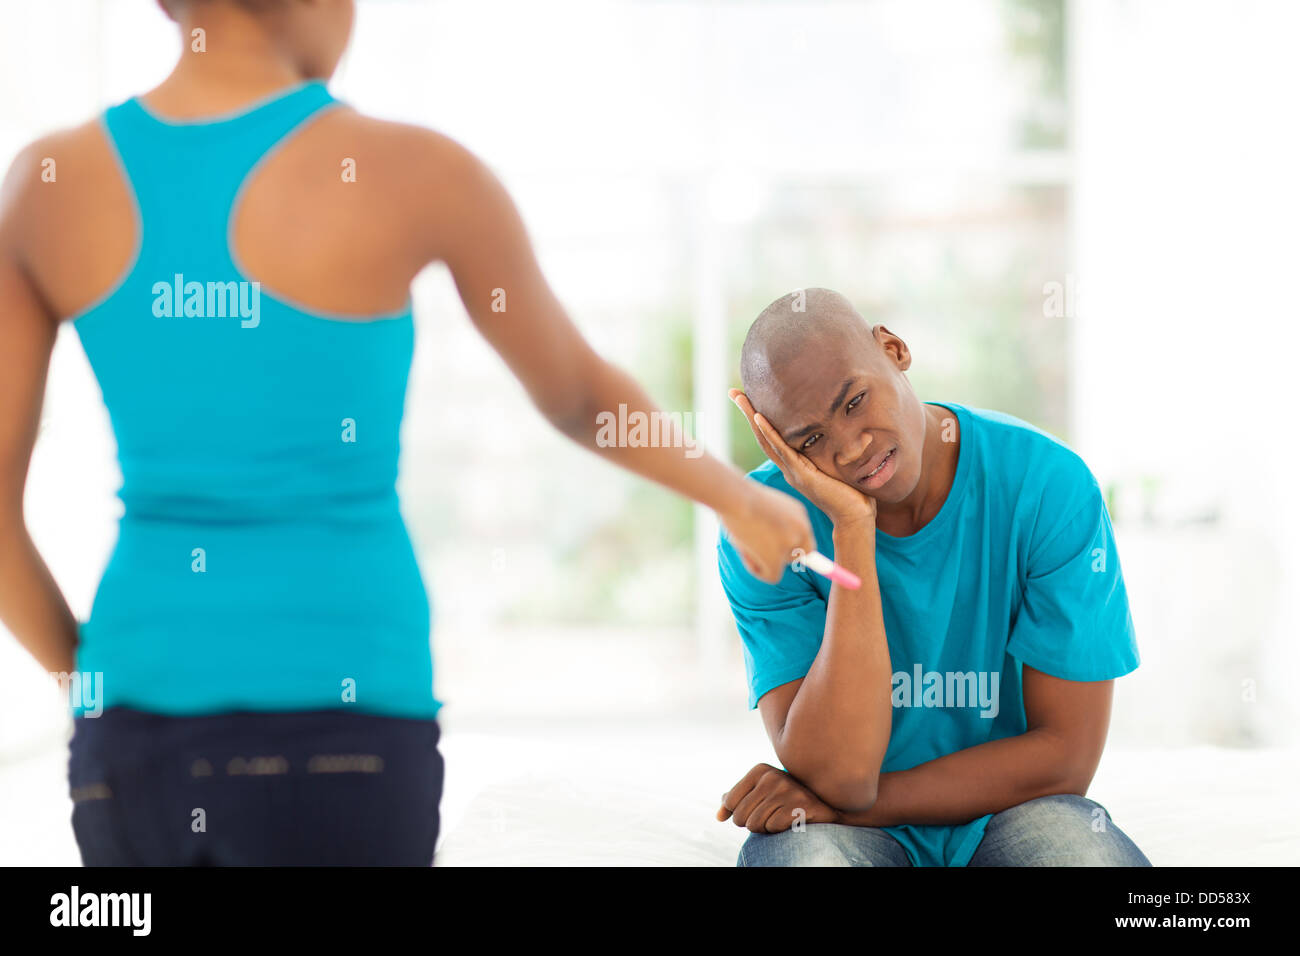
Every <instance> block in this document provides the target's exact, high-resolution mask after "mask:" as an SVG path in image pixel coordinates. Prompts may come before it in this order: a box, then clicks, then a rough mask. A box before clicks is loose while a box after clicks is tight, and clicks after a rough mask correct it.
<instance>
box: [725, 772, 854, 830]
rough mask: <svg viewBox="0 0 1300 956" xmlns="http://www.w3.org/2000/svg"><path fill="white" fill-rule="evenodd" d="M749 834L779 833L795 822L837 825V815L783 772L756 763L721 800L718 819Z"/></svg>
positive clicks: (835, 811)
mask: <svg viewBox="0 0 1300 956" xmlns="http://www.w3.org/2000/svg"><path fill="white" fill-rule="evenodd" d="M727 817H731V819H732V822H733V823H735V824H736V826H738V827H744V828H745V829H747V830H749V831H751V832H752V833H780V832H782V831H783V830H788V829H790V827H791V826H792V825H793V824H794V822H795V820H798V819H800V818H802V820H803V822H804V823H839V822H840V820H839V812H838V811H837V810H835V809H834V808H833V807H830V806H828V805H827V804H826V803H824V802H823V801H822V800H821V799H820V798H819V797H818V796H817V795H816V794H815V793H813V792H812V791H811V790H809V789H808V788H807V787H805V786H804V785H803V784H801V783H800V782H799V781H798V780H796V779H795V778H794V777H792V776H790V775H789V774H788V773H786V772H785V771H784V770H778V769H776V767H773V766H771V765H770V764H765V763H760V764H758V765H757V766H756V767H754V769H753V770H751V771H749V773H747V774H745V776H744V777H742V778H741V780H740V782H739V783H738V784H736V785H735V786H734V787H732V788H731V789H730V790H729V791H727V793H726V794H724V795H723V797H722V806H721V807H720V808H719V809H718V820H719V821H723V822H725V821H726V819H727Z"/></svg>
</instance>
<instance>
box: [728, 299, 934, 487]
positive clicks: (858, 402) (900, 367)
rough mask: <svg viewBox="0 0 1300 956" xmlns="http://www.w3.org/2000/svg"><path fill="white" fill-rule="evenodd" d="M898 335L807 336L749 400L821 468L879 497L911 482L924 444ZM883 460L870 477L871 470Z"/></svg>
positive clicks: (907, 358) (866, 329) (835, 333)
mask: <svg viewBox="0 0 1300 956" xmlns="http://www.w3.org/2000/svg"><path fill="white" fill-rule="evenodd" d="M910 364H911V357H910V355H909V354H908V352H907V346H906V345H904V344H903V343H902V340H900V339H898V338H897V337H896V336H894V335H892V334H891V333H890V332H888V330H885V329H884V328H883V327H882V328H881V330H880V332H879V334H878V337H877V336H875V335H873V332H872V330H871V329H870V328H869V327H868V326H866V325H865V324H863V325H862V326H861V329H860V331H856V330H849V331H841V330H830V331H826V332H822V333H818V334H817V335H813V336H809V337H808V338H807V339H806V340H805V341H804V342H802V343H801V344H800V348H799V349H798V350H797V351H796V352H795V353H794V354H793V356H792V357H787V358H785V359H783V360H782V361H781V362H780V365H779V366H776V365H773V366H772V372H773V377H772V381H770V382H769V383H768V384H767V385H766V386H765V387H763V388H762V389H761V390H759V393H758V394H757V395H752V394H751V395H750V396H749V397H750V401H751V402H752V403H753V404H754V407H755V409H756V410H757V411H759V412H762V414H763V415H764V416H766V418H767V419H768V421H770V422H771V423H772V425H773V427H774V428H776V430H777V431H778V432H779V433H780V435H781V437H782V438H784V439H785V443H786V444H787V445H789V446H790V447H791V448H793V449H794V450H795V451H798V452H800V453H802V454H803V455H804V456H805V457H807V458H808V459H809V460H810V461H811V462H812V463H813V464H814V465H816V466H817V468H818V469H819V470H820V471H823V472H825V473H826V474H828V475H830V476H831V477H833V478H838V479H839V480H840V481H843V482H844V483H845V484H847V485H850V486H852V487H854V488H857V489H858V490H860V491H861V492H863V493H864V494H867V495H870V496H871V497H873V498H875V499H877V500H878V501H882V502H899V501H902V500H903V499H904V498H906V497H907V496H908V495H909V494H911V493H912V491H913V490H914V489H915V488H916V486H917V483H918V482H919V480H920V477H921V460H922V454H923V450H924V446H925V427H926V419H925V410H924V409H923V408H922V405H921V402H920V401H919V400H918V399H917V397H916V393H915V392H913V391H912V388H911V385H910V384H909V383H908V381H907V379H906V377H905V376H904V375H903V371H904V370H905V369H906V368H907V367H908V366H909V365H910ZM882 461H883V467H881V468H880V469H879V471H876V473H875V475H874V476H871V475H870V474H869V473H870V472H871V471H872V470H873V469H875V468H877V466H879V465H880V464H881V463H882Z"/></svg>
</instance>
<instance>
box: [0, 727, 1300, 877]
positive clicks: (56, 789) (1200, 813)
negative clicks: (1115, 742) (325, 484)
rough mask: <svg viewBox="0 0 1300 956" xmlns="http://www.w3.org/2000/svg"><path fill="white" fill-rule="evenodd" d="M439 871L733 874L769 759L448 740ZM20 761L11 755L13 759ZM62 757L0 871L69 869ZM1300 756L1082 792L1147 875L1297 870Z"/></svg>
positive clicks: (713, 752)
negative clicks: (1133, 848)
mask: <svg viewBox="0 0 1300 956" xmlns="http://www.w3.org/2000/svg"><path fill="white" fill-rule="evenodd" d="M442 751H443V754H444V755H445V758H446V763H447V783H446V789H445V792H444V798H443V804H442V806H443V830H442V834H443V836H442V839H441V841H440V845H439V851H438V859H437V862H438V865H439V866H505V865H513V866H536V865H558V866H567V865H614V866H669V865H671V866H733V865H734V864H735V859H736V851H737V850H738V848H739V846H740V844H741V843H742V842H743V841H744V838H745V836H746V831H743V830H741V829H739V828H738V827H736V826H734V825H733V824H731V823H725V824H724V823H718V822H716V821H715V820H714V818H713V814H714V811H715V810H716V809H717V805H718V800H719V798H720V796H721V794H722V792H723V791H724V790H725V789H727V788H728V787H730V786H731V785H732V784H733V783H734V782H735V781H736V780H737V779H739V777H740V775H741V774H742V773H744V771H746V770H748V769H749V768H750V767H751V766H753V765H754V764H755V763H757V762H759V761H770V760H771V758H770V757H769V756H768V753H767V747H766V743H765V741H764V740H763V739H762V735H761V730H759V729H758V728H757V727H756V726H754V725H753V724H751V723H746V724H743V725H742V724H734V725H733V724H728V725H707V724H704V725H700V726H697V727H689V726H676V727H666V726H658V727H646V726H645V725H640V724H633V725H626V724H613V723H604V724H601V723H599V722H592V723H591V724H585V725H572V726H570V727H567V728H565V727H562V726H561V727H555V726H552V727H549V728H548V729H546V730H545V731H540V730H539V731H536V732H532V733H528V734H523V733H520V732H518V731H514V732H505V731H503V732H499V733H487V732H475V733H470V732H460V731H457V730H455V729H449V730H448V732H447V733H446V735H445V736H444V738H443V742H442ZM18 756H19V755H17V754H13V755H11V757H12V758H17V757H18ZM65 772H66V751H65V750H62V749H60V748H59V746H58V745H57V744H56V743H54V742H51V744H50V745H49V746H45V747H43V748H41V749H40V750H37V751H32V752H30V753H29V755H28V756H26V757H25V758H21V759H13V760H12V762H10V763H7V764H5V765H0V864H3V865H37V866H40V865H63V866H75V865H77V864H78V863H79V862H80V860H79V857H78V854H77V848H76V844H75V842H74V841H73V838H72V832H71V829H70V827H69V825H68V820H69V814H70V812H71V809H72V807H71V803H70V802H69V801H68V797H67V783H66V780H65V777H64V774H65ZM1298 791H1300V753H1297V752H1295V751H1283V750H1228V749H1223V748H1215V747H1193V748H1185V749H1167V750H1125V749H1120V748H1115V747H1111V748H1109V749H1108V750H1107V753H1106V756H1105V758H1104V759H1103V761H1102V765H1101V768H1100V770H1099V771H1098V773H1097V777H1096V779H1095V781H1094V783H1093V787H1092V789H1091V791H1090V793H1089V796H1091V797H1092V798H1093V799H1095V800H1097V801H1099V802H1100V803H1102V804H1104V805H1105V806H1106V808H1107V809H1108V810H1109V811H1110V813H1111V815H1112V816H1113V817H1114V819H1115V821H1116V823H1118V824H1119V826H1120V827H1121V828H1122V829H1123V830H1124V832H1125V833H1127V834H1128V835H1129V836H1131V837H1132V838H1133V839H1134V840H1135V841H1136V842H1137V844H1138V846H1140V847H1141V848H1142V849H1143V851H1144V852H1145V853H1146V854H1147V856H1148V857H1150V859H1151V861H1152V862H1153V863H1154V864H1155V865H1157V866H1175V865H1209V866H1222V865H1248V866H1260V865H1297V864H1300V815H1297V813H1296V808H1297V800H1296V797H1295V794H1296V793H1297V792H1298Z"/></svg>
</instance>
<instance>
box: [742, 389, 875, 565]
mask: <svg viewBox="0 0 1300 956" xmlns="http://www.w3.org/2000/svg"><path fill="white" fill-rule="evenodd" d="M727 395H728V396H729V397H730V398H731V400H732V401H733V402H735V403H736V407H737V408H739V409H740V410H741V411H742V412H744V414H745V418H746V419H747V420H748V421H749V427H750V428H751V429H753V431H754V437H755V438H756V439H758V444H759V447H760V448H762V449H763V453H764V454H766V455H767V457H768V458H770V459H771V460H772V463H773V464H775V465H776V467H778V468H780V469H781V474H783V475H785V480H786V481H788V482H789V483H790V487H792V488H794V489H795V491H797V492H799V493H800V494H801V495H803V496H804V497H805V498H807V499H808V500H809V501H811V502H812V503H813V504H814V505H816V506H817V507H818V508H819V509H821V511H822V512H823V513H824V514H825V515H826V517H828V518H830V519H831V522H832V523H833V524H834V525H835V528H836V530H839V531H843V530H845V529H846V528H851V527H859V528H862V529H865V530H867V531H870V532H872V533H871V534H869V535H868V536H867V537H868V538H869V539H870V540H872V541H875V533H874V532H875V524H876V499H875V498H872V497H871V496H870V495H868V494H866V493H865V492H862V491H859V490H858V489H857V488H854V487H853V486H852V485H850V484H847V483H845V482H843V481H840V480H839V479H838V478H835V477H832V476H831V475H828V474H826V473H825V472H824V471H822V470H821V469H820V468H818V467H817V466H816V465H814V464H813V463H812V462H811V461H809V460H808V458H807V457H806V456H804V455H802V454H800V453H799V452H797V451H795V450H794V449H793V448H791V447H790V446H789V445H787V444H786V443H785V440H784V439H783V438H782V437H781V436H780V435H778V434H777V433H776V429H775V428H773V427H772V423H771V422H769V421H768V420H767V419H766V418H764V417H763V416H762V415H761V414H759V413H758V412H756V411H754V406H753V405H751V404H750V403H749V397H748V396H747V395H746V394H745V393H744V392H742V391H741V390H740V389H738V388H733V389H731V390H730V391H729V392H727Z"/></svg>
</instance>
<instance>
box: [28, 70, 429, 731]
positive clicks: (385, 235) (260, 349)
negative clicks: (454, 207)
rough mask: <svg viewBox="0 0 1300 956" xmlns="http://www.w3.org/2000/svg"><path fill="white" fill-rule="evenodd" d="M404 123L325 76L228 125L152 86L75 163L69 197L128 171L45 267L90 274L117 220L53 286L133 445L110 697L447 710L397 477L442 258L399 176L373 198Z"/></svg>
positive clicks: (102, 593)
mask: <svg viewBox="0 0 1300 956" xmlns="http://www.w3.org/2000/svg"><path fill="white" fill-rule="evenodd" d="M327 124H328V125H327ZM381 125H383V124H375V123H374V122H373V121H368V120H365V119H364V118H361V117H359V116H357V115H356V114H355V113H353V112H352V111H350V110H347V109H346V108H344V107H342V106H341V105H340V104H338V103H337V102H336V101H335V100H333V98H332V97H331V96H330V94H329V93H328V91H327V90H326V88H325V86H324V84H323V83H321V82H319V81H314V82H306V83H301V84H295V85H293V86H291V87H288V88H286V89H283V90H280V91H278V92H276V93H273V94H272V95H270V96H269V97H265V98H263V99H261V100H260V101H258V102H255V103H253V104H251V105H249V106H247V107H244V108H242V109H239V110H237V111H235V112H233V113H229V114H226V115H222V116H218V117H211V118H200V119H178V118H173V117H163V116H160V115H158V114H157V113H156V112H155V111H154V110H153V109H152V108H150V107H148V106H146V105H145V104H144V103H143V102H141V101H140V100H139V99H132V100H128V101H126V102H125V103H123V104H120V105H118V106H116V107H113V108H112V109H110V110H108V111H107V113H106V114H105V116H104V120H103V123H102V126H101V127H100V128H99V129H98V130H83V131H81V133H80V134H79V135H81V136H82V137H83V138H84V143H83V144H82V145H81V148H80V149H77V148H70V149H66V150H62V151H61V152H60V157H59V160H57V161H56V165H55V167H54V169H55V174H54V175H55V178H54V182H53V183H52V184H51V185H52V186H57V184H58V183H59V182H60V173H62V181H64V182H66V181H67V180H68V179H69V178H72V177H73V176H74V175H76V174H77V173H82V175H88V174H87V173H85V172H84V170H88V169H90V168H91V166H92V164H94V163H96V162H98V163H99V164H100V165H102V164H103V161H104V158H105V154H106V153H107V156H108V158H110V159H111V160H112V161H113V167H114V168H113V169H112V170H103V169H98V170H96V177H95V178H98V179H100V180H101V183H100V188H99V189H98V190H96V191H94V192H93V193H92V194H90V195H82V196H59V195H54V196H52V197H51V199H52V202H51V204H50V207H51V208H47V209H46V210H43V213H44V215H42V217H41V220H40V221H41V222H42V223H43V224H44V227H45V228H46V229H48V230H50V231H52V232H53V231H58V232H61V234H62V235H63V237H65V244H64V245H63V247H62V248H61V249H60V250H59V254H58V255H49V256H40V255H36V256H33V259H32V261H33V263H34V265H35V269H34V271H37V279H38V282H40V279H41V277H40V275H39V271H38V270H39V268H40V267H41V266H42V265H45V266H47V267H48V268H50V269H53V270H56V271H57V270H59V269H64V268H66V266H67V264H68V262H69V261H70V260H73V259H74V257H73V256H70V255H69V250H68V249H67V247H66V241H68V240H71V241H74V242H75V241H78V240H82V239H84V237H86V236H87V235H88V234H90V233H91V231H92V230H90V229H88V228H87V224H88V223H93V224H95V226H94V229H93V232H94V234H95V235H96V236H98V237H99V239H100V241H99V242H98V243H96V246H97V250H91V249H87V252H88V254H89V256H90V258H91V259H92V260H93V263H92V265H91V267H89V268H88V269H87V270H86V276H87V277H88V278H86V279H84V280H82V281H78V280H77V277H75V276H68V277H66V279H65V281H59V279H58V277H57V276H47V277H45V281H43V282H40V284H41V285H42V286H43V287H48V288H52V289H58V290H59V294H60V295H61V297H63V301H62V302H59V303H55V308H56V310H57V311H58V312H59V313H60V314H62V315H65V316H66V313H65V312H64V311H63V310H65V309H68V308H71V307H72V306H71V303H73V302H77V301H85V302H89V303H90V304H89V305H86V306H83V307H81V308H79V309H78V310H77V311H76V313H75V314H73V315H71V316H70V318H71V321H72V323H73V326H74V327H75V329H76V331H77V332H78V334H79V335H80V337H81V340H82V343H83V345H84V347H85V349H86V353H87V356H88V358H89V359H90V362H91V365H92V367H93V368H94V370H95V374H96V377H97V378H98V380H99V382H100V385H101V387H102V389H103V393H104V400H105V404H106V405H107V407H108V410H109V414H110V418H111V420H112V423H113V429H114V433H115V435H116V438H117V441H118V454H119V460H120V463H121V468H122V475H123V485H122V489H121V497H122V501H123V505H124V514H123V518H122V522H121V528H120V535H119V540H118V543H117V547H116V549H115V550H114V553H113V556H112V558H111V560H110V562H109V565H108V568H107V570H106V571H105V574H104V578H103V581H102V582H101V585H100V588H99V591H98V592H97V595H96V599H95V603H94V606H93V608H92V612H91V616H90V619H89V621H88V622H87V623H86V624H85V625H84V627H83V628H82V632H81V641H80V647H79V653H78V661H77V668H78V670H80V671H83V672H91V673H102V674H103V675H104V676H103V690H104V693H103V699H102V701H101V702H100V703H101V704H102V705H103V706H114V705H117V706H130V707H135V708H138V709H141V710H148V711H151V712H155V713H165V714H198V713H210V712H219V711H223V710H303V709H320V708H329V707H341V706H347V707H351V708H354V709H357V710H360V711H369V712H375V713H387V714H394V715H399V716H412V717H427V716H433V714H434V713H436V710H437V703H436V701H435V700H434V699H433V696H432V669H431V663H430V654H429V608H428V603H427V600H426V598H425V591H424V587H423V583H422V580H421V576H420V573H419V570H418V567H417V565H416V561H415V558H414V555H413V553H412V549H411V545H410V542H409V540H408V538H407V535H406V530H405V527H404V525H403V523H402V519H401V514H400V511H399V508H398V501H397V497H396V492H395V481H396V477H397V461H398V453H399V442H398V439H399V428H400V422H401V416H402V410H403V405H404V401H405V391H406V382H407V375H408V372H409V368H410V361H411V355H412V345H413V342H412V339H413V323H412V317H411V313H410V308H409V301H406V297H405V296H403V300H404V301H403V302H401V303H394V301H393V300H394V299H395V298H396V295H395V293H396V290H397V288H398V283H400V282H402V280H403V279H405V282H406V283H409V279H410V276H411V274H412V273H413V271H414V270H415V269H416V268H418V264H419V263H418V261H417V260H418V253H416V252H412V251H407V252H405V253H404V252H403V250H402V248H401V243H402V241H403V240H404V239H405V240H406V242H407V244H408V246H409V245H412V243H411V242H410V237H409V234H407V233H405V231H404V230H403V223H402V216H401V215H400V213H399V212H398V210H396V209H395V208H386V206H391V200H389V199H388V198H387V197H388V196H390V195H391V187H392V186H393V185H394V183H393V180H392V178H391V177H390V178H389V179H388V180H387V181H384V180H382V179H380V183H379V184H378V185H381V186H385V187H387V188H379V189H376V188H370V189H364V188H361V186H362V177H363V175H365V174H366V173H367V172H370V171H371V170H369V169H367V166H368V165H374V166H377V167H381V168H382V164H381V163H379V162H376V163H374V164H366V163H365V160H366V158H367V157H366V154H367V152H368V153H369V154H370V156H371V157H374V156H375V155H376V154H377V153H378V152H382V145H381V146H380V148H379V149H378V150H377V149H376V148H375V147H374V145H373V140H374V139H375V138H376V137H373V136H372V137H369V138H367V137H365V136H364V135H359V131H364V130H365V129H366V128H367V127H369V128H370V129H375V128H377V127H379V126H381ZM96 135H98V136H100V137H102V138H103V141H104V142H103V144H102V145H100V146H99V148H98V149H97V144H95V142H94V137H95V136H96ZM392 135H397V136H400V135H401V134H400V131H396V132H394V133H393V134H392ZM381 138H382V137H381ZM367 139H369V140H370V141H371V143H372V145H371V146H370V147H369V149H367V148H366V144H365V142H364V141H365V140H367ZM349 140H350V142H349ZM346 145H351V146H353V147H354V148H353V149H352V150H350V151H349V152H350V153H353V154H355V153H361V154H362V155H361V156H357V155H345V154H344V153H343V152H342V151H341V150H340V148H339V147H342V146H346ZM105 147H106V149H105ZM96 152H98V153H99V156H98V157H96V155H95V154H96ZM69 167H71V168H69ZM373 172H374V173H375V174H376V178H379V177H378V175H377V174H378V173H379V172H380V169H375V170H373ZM114 175H116V178H117V182H116V183H113V181H112V179H113V176H114ZM52 192H56V191H54V190H52ZM124 197H125V198H126V200H127V201H126V203H125V204H124V203H123V202H122V199H123V198H124ZM124 208H125V210H126V212H127V215H126V216H125V217H123V215H122V213H123V210H124ZM74 237H75V238H74ZM123 249H128V250H130V252H129V254H128V256H127V257H126V261H125V262H123V263H121V264H120V265H116V263H115V260H120V259H121V258H122V255H121V253H122V250H123ZM112 265H116V270H117V271H116V277H115V278H113V279H112V280H110V283H111V284H110V285H109V286H108V287H107V288H105V289H102V290H97V289H96V283H99V284H103V283H104V281H105V277H106V276H108V275H110V274H112V273H113V268H112ZM91 278H93V281H91ZM304 300H306V301H304ZM393 305H396V306H397V307H396V308H387V309H384V308H382V306H393ZM376 306H379V307H381V308H376Z"/></svg>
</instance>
